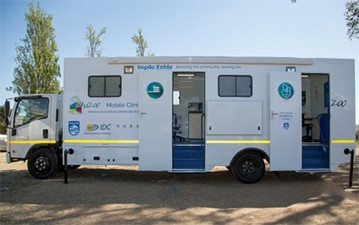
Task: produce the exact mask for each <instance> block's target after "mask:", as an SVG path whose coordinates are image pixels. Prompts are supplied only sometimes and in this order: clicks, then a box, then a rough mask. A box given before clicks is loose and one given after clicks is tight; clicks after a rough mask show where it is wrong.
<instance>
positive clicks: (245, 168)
mask: <svg viewBox="0 0 359 225" xmlns="http://www.w3.org/2000/svg"><path fill="white" fill-rule="evenodd" d="M255 170H256V167H255V165H254V163H253V162H252V161H250V160H247V161H245V162H244V163H243V165H242V172H243V173H245V174H252V173H254V172H255Z"/></svg>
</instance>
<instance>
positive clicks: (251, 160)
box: [231, 152, 265, 183]
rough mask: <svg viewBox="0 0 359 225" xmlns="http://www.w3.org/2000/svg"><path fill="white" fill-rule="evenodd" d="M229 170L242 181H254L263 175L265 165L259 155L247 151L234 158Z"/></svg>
mask: <svg viewBox="0 0 359 225" xmlns="http://www.w3.org/2000/svg"><path fill="white" fill-rule="evenodd" d="M231 170H232V173H233V174H234V175H235V176H236V177H237V179H238V180H240V181H242V182H243V183H255V182H257V181H259V180H260V179H261V178H262V177H263V175H264V172H265V165H264V162H263V159H262V157H261V156H260V155H258V154H257V153H255V152H247V153H243V154H241V155H239V156H238V157H237V158H235V159H234V161H233V165H231Z"/></svg>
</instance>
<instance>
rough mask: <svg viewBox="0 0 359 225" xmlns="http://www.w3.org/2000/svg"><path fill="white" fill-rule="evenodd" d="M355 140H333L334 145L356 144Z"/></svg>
mask: <svg viewBox="0 0 359 225" xmlns="http://www.w3.org/2000/svg"><path fill="white" fill-rule="evenodd" d="M354 143H355V141H354V140H332V144H354Z"/></svg>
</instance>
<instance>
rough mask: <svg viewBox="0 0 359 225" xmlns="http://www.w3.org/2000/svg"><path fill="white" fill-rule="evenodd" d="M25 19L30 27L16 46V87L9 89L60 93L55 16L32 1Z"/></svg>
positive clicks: (13, 82) (17, 91) (19, 92)
mask: <svg viewBox="0 0 359 225" xmlns="http://www.w3.org/2000/svg"><path fill="white" fill-rule="evenodd" d="M25 20H26V21H27V28H26V35H25V38H23V39H21V41H22V42H23V46H16V53H17V56H16V57H15V62H16V64H17V67H16V68H15V69H14V80H13V81H12V84H13V86H11V87H8V88H6V89H7V90H8V91H13V92H14V93H17V94H18V95H22V94H32V93H60V92H61V89H60V82H59V81H58V80H57V78H58V77H61V74H60V66H59V65H58V60H59V57H58V56H57V55H56V52H57V51H58V49H57V44H56V41H55V29H54V28H53V26H52V16H51V15H48V14H47V13H45V12H44V11H43V10H41V8H40V4H39V3H37V8H36V9H35V8H34V5H33V4H32V3H30V4H29V12H28V13H25Z"/></svg>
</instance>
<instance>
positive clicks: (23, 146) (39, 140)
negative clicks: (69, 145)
mask: <svg viewBox="0 0 359 225" xmlns="http://www.w3.org/2000/svg"><path fill="white" fill-rule="evenodd" d="M60 112H62V97H61V96H60V95H47V94H41V95H24V96H20V97H16V98H15V99H14V105H13V107H12V110H10V101H9V100H7V101H6V103H5V113H6V124H7V135H8V137H7V139H8V145H7V157H6V158H7V162H8V163H10V162H14V161H18V160H28V163H27V166H28V170H29V172H30V174H31V175H32V176H34V177H35V178H40V179H44V178H48V177H50V176H52V175H54V174H55V173H56V171H57V167H58V165H59V164H60V163H59V162H61V144H62V143H61V142H62V116H61V113H60Z"/></svg>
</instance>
